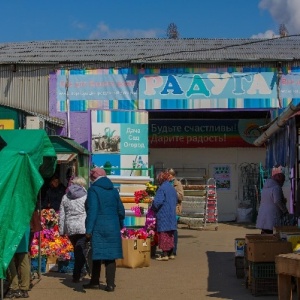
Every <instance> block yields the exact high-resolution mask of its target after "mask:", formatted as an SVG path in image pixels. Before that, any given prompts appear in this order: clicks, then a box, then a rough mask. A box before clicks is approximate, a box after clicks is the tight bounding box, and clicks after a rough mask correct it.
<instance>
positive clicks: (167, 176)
mask: <svg viewBox="0 0 300 300" xmlns="http://www.w3.org/2000/svg"><path fill="white" fill-rule="evenodd" d="M171 179H173V176H172V175H171V174H170V173H169V172H160V173H159V174H158V175H157V181H158V184H163V182H165V181H170V180H171Z"/></svg>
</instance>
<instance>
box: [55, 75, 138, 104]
mask: <svg viewBox="0 0 300 300" xmlns="http://www.w3.org/2000/svg"><path fill="white" fill-rule="evenodd" d="M136 89H137V75H134V74H128V73H126V74H105V73H103V71H102V72H101V70H95V71H93V72H89V73H86V72H85V71H84V70H71V71H68V70H63V71H58V72H57V91H56V92H57V100H58V101H66V99H67V97H68V99H69V100H71V101H72V100H108V99H112V100H136V99H137V90H136Z"/></svg>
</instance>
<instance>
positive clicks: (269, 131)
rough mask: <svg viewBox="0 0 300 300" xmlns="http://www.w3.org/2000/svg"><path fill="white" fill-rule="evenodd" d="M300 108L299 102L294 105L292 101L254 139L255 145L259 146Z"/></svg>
mask: <svg viewBox="0 0 300 300" xmlns="http://www.w3.org/2000/svg"><path fill="white" fill-rule="evenodd" d="M299 110H300V103H298V104H297V105H294V104H293V102H291V103H290V105H289V106H288V107H287V108H286V109H285V110H284V111H283V112H282V113H281V114H280V116H278V117H277V120H276V121H275V122H274V123H273V124H272V125H271V126H270V127H269V128H268V129H267V130H266V131H265V132H264V133H263V134H262V135H260V136H259V137H258V138H257V139H256V140H255V141H254V143H253V144H254V145H255V146H261V145H262V144H263V143H265V142H266V141H267V140H268V139H269V138H270V137H271V136H272V135H273V134H274V133H275V132H276V131H278V130H279V129H280V128H282V127H283V126H284V125H285V123H286V122H287V121H288V120H289V118H290V117H291V116H293V115H294V114H295V113H296V112H298V111H299Z"/></svg>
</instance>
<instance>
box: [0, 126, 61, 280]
mask: <svg viewBox="0 0 300 300" xmlns="http://www.w3.org/2000/svg"><path fill="white" fill-rule="evenodd" d="M0 136H1V137H2V138H3V140H4V141H5V142H6V143H7V146H5V147H4V148H3V149H2V150H1V151H0V208H1V209H0V224H1V226H0V278H2V279H3V278H5V277H6V269H7V267H8V265H9V263H10V260H11V259H12V257H13V255H14V253H15V251H16V249H17V247H18V245H19V243H20V241H21V239H22V237H23V235H24V233H25V230H26V228H28V225H29V223H30V219H31V216H32V213H33V211H34V209H35V206H36V202H37V198H38V193H39V190H40V188H41V187H42V185H43V183H44V180H43V177H42V175H41V173H40V171H41V170H43V172H44V174H43V175H50V174H51V173H52V174H53V173H54V170H55V166H56V153H55V150H54V148H53V146H52V143H51V142H50V140H49V138H48V136H47V134H46V132H45V131H44V130H1V132H0ZM44 164H46V165H47V167H46V168H45V167H44Z"/></svg>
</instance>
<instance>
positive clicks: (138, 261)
mask: <svg viewBox="0 0 300 300" xmlns="http://www.w3.org/2000/svg"><path fill="white" fill-rule="evenodd" d="M122 248H123V259H122V260H117V266H119V267H121V266H122V267H125V268H143V267H149V266H150V250H151V240H150V239H146V240H144V239H122Z"/></svg>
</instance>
